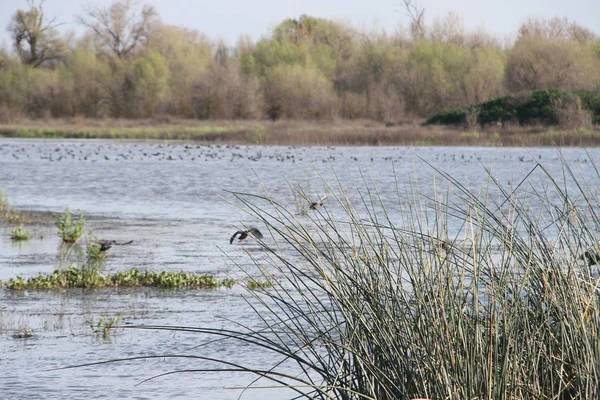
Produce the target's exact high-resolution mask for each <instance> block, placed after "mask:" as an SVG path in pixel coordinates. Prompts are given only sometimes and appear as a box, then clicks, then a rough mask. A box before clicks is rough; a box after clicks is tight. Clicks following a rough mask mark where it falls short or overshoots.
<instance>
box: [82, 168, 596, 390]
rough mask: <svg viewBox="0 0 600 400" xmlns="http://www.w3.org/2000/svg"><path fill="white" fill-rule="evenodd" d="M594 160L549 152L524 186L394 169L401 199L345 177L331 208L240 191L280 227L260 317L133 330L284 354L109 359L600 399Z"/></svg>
mask: <svg viewBox="0 0 600 400" xmlns="http://www.w3.org/2000/svg"><path fill="white" fill-rule="evenodd" d="M592 166H593V168H594V170H595V171H596V175H595V176H594V181H595V182H586V181H584V180H583V179H582V178H580V177H579V175H578V173H577V172H576V171H574V170H572V169H571V168H570V166H569V165H567V164H566V163H563V170H562V171H561V172H562V176H561V179H560V180H556V179H554V178H553V177H552V176H551V174H549V173H548V171H547V170H546V169H545V168H544V167H543V165H541V164H537V165H535V166H534V168H533V169H532V170H531V171H530V172H529V174H527V176H526V177H524V179H523V181H521V182H520V183H519V184H518V185H517V186H516V187H515V188H510V189H507V188H506V187H504V186H502V184H500V183H499V182H498V181H497V180H496V179H495V178H494V176H493V175H492V174H491V173H490V175H489V180H488V184H487V185H486V186H485V187H483V188H481V189H477V190H475V189H469V188H468V187H466V186H465V185H463V184H462V183H461V182H459V181H457V180H456V179H455V178H453V177H452V176H449V175H448V174H446V173H444V172H443V171H440V170H436V169H435V168H434V167H431V168H432V170H433V171H435V173H436V174H437V176H440V177H441V179H442V182H439V181H438V182H436V185H440V184H442V183H443V184H445V185H447V187H448V189H447V190H446V191H442V190H438V191H437V192H436V193H435V194H434V195H432V196H424V195H422V194H421V191H420V190H419V185H421V184H422V183H421V182H415V183H413V184H411V185H405V186H403V185H402V184H401V183H399V182H396V195H397V200H396V201H391V202H390V201H389V200H388V201H387V202H386V201H384V200H383V197H382V196H381V195H380V192H379V189H378V187H377V186H376V185H375V184H374V183H373V182H372V181H371V180H370V179H369V178H367V177H365V187H364V188H362V189H360V191H359V197H358V200H357V199H356V198H355V199H354V201H351V199H349V198H348V197H346V195H345V193H347V191H346V190H344V188H343V185H341V183H340V182H336V184H335V185H334V186H333V187H330V186H329V185H328V193H331V196H330V197H329V199H328V207H325V208H322V209H319V210H318V211H317V212H315V213H311V214H308V215H306V216H300V217H298V216H297V215H296V214H295V212H294V211H293V210H290V209H289V207H288V206H287V204H281V203H279V202H278V201H277V200H276V199H274V198H272V197H271V196H270V195H269V194H247V193H234V196H235V197H236V198H237V200H239V201H240V202H241V204H243V207H244V209H245V210H246V211H247V212H248V213H249V214H250V215H251V216H252V217H254V218H255V219H256V220H257V221H260V222H262V223H263V224H264V225H265V226H266V231H268V233H269V234H267V235H265V237H266V238H267V237H268V238H270V239H271V243H265V242H263V241H260V242H259V243H260V244H261V245H262V246H263V247H264V250H265V255H266V256H265V258H266V260H265V259H264V258H263V259H261V260H260V263H259V261H258V260H255V262H256V263H257V266H259V267H260V268H259V270H261V271H264V272H263V273H264V278H265V279H268V278H269V277H272V276H276V277H277V279H276V280H274V281H273V287H272V288H270V289H268V290H256V291H252V290H249V291H248V294H249V302H248V304H249V306H250V307H251V308H252V309H253V311H254V312H255V314H256V317H257V318H258V319H259V320H260V321H261V322H262V326H261V327H260V328H250V327H245V326H241V327H240V328H239V329H236V330H227V329H212V328H205V327H185V326H184V327H175V326H135V327H132V326H129V328H134V329H154V330H168V331H184V332H194V333H197V334H198V335H201V336H208V337H217V338H220V339H222V340H226V341H238V342H240V344H242V345H244V346H245V348H246V347H247V346H253V347H254V348H256V349H257V350H260V351H262V352H270V353H272V354H273V355H274V356H277V357H278V358H279V359H280V360H281V361H280V362H277V363H275V364H274V365H272V366H268V367H266V368H255V367H250V366H246V365H240V364H238V363H235V362H232V361H231V360H227V359H224V358H219V357H207V356H204V355H202V354H198V355H191V354H182V355H176V354H175V355H173V354H168V355H160V356H149V357H133V358H125V359H119V360H110V361H108V362H120V361H124V360H130V361H131V360H136V359H141V358H146V359H148V358H155V357H165V356H167V357H181V358H185V359H189V360H190V361H192V360H197V361H198V360H200V361H204V362H210V363H215V362H217V363H220V364H221V365H220V366H217V367H214V366H212V365H214V364H205V365H204V366H201V367H199V368H193V369H191V368H190V369H189V370H178V371H173V372H169V373H166V374H163V375H169V374H172V373H182V372H195V373H202V372H210V371H212V372H214V371H221V372H232V371H238V372H246V373H250V374H254V375H256V379H255V380H254V381H252V382H251V383H250V384H249V386H252V385H253V384H255V383H256V382H258V381H259V380H261V381H264V380H268V381H271V383H270V384H272V385H274V386H283V387H286V388H288V389H289V390H290V391H292V392H293V393H292V394H291V395H290V398H309V399H340V400H347V399H383V400H387V399H415V398H426V399H500V400H502V399H505V400H515V399H592V398H597V397H598V394H599V393H600V392H599V390H600V340H599V339H598V338H599V337H600V336H599V335H600V295H599V290H598V271H597V266H594V265H590V264H591V263H587V262H585V258H584V257H581V254H582V253H583V252H584V251H585V250H586V249H588V248H590V247H597V246H598V240H597V237H596V236H595V232H598V231H599V229H600V219H599V218H598V214H597V211H596V210H598V203H599V202H598V198H597V195H596V193H595V191H594V190H593V184H597V182H598V181H600V173H598V169H597V168H596V166H595V164H593V162H592ZM540 182H541V183H540ZM388 186H389V185H388ZM334 189H337V190H334ZM335 193H339V194H338V195H337V196H336V195H335ZM334 202H335V207H334V206H332V204H334ZM330 209H331V210H333V211H329V210H330ZM273 242H274V243H273ZM265 262H266V263H267V266H265V265H264V264H265ZM290 363H291V364H294V365H295V368H294V370H293V372H290V369H289V365H290ZM88 365H94V364H88ZM163 375H161V376H163ZM261 386H264V383H263V384H262V385H261ZM294 396H296V397H294Z"/></svg>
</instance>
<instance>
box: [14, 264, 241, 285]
mask: <svg viewBox="0 0 600 400" xmlns="http://www.w3.org/2000/svg"><path fill="white" fill-rule="evenodd" d="M221 286H224V287H231V286H232V283H231V281H230V280H224V281H220V280H218V279H216V278H214V277H213V276H212V275H206V274H197V273H192V272H184V271H160V272H156V271H147V270H140V269H136V268H134V269H129V270H126V271H119V272H115V273H113V274H103V273H101V272H100V271H99V269H98V268H89V267H81V268H79V267H76V266H72V267H70V268H68V269H64V270H55V271H54V272H52V273H51V274H39V275H38V276H35V277H32V278H29V279H25V278H23V277H20V276H17V277H16V278H13V279H9V280H8V281H7V282H5V287H6V288H8V289H12V290H25V289H39V290H45V289H70V288H87V289H97V288H110V287H114V288H132V287H159V288H195V289H217V288H219V287H221Z"/></svg>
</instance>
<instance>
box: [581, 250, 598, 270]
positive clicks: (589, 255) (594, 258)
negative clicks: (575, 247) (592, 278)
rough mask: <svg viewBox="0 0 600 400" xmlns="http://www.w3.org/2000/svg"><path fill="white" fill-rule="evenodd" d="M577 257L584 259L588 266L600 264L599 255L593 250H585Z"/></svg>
mask: <svg viewBox="0 0 600 400" xmlns="http://www.w3.org/2000/svg"><path fill="white" fill-rule="evenodd" d="M579 259H580V260H586V261H587V263H588V266H589V267H591V266H592V265H598V264H600V255H599V254H598V252H597V251H595V250H587V251H586V252H585V253H583V254H582V255H580V256H579Z"/></svg>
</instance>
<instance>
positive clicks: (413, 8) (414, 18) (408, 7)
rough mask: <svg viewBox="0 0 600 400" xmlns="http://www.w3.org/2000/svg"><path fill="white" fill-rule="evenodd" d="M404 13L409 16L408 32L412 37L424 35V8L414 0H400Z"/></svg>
mask: <svg viewBox="0 0 600 400" xmlns="http://www.w3.org/2000/svg"><path fill="white" fill-rule="evenodd" d="M402 6H403V8H404V13H405V14H406V15H407V16H408V17H409V18H410V33H411V35H412V37H413V38H414V39H423V38H424V37H425V8H423V7H420V6H419V3H418V2H417V1H416V0H402Z"/></svg>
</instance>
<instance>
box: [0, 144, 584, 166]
mask: <svg viewBox="0 0 600 400" xmlns="http://www.w3.org/2000/svg"><path fill="white" fill-rule="evenodd" d="M321 149H322V150H323V151H322V152H319V151H315V149H309V148H307V147H296V146H272V147H256V146H238V145H219V144H216V145H214V144H213V145H200V144H162V143H133V144H126V145H123V144H120V143H107V142H83V143H82V142H78V141H73V142H64V143H58V144H57V143H22V142H18V141H17V142H4V143H0V161H11V160H12V161H18V160H21V161H22V160H35V159H41V160H45V161H48V162H64V161H89V162H118V161H196V162H198V161H215V160H224V161H227V160H228V161H235V160H239V159H247V160H249V161H254V162H257V161H261V160H266V159H268V160H274V161H279V162H291V163H296V162H301V161H304V162H323V163H327V162H335V161H336V160H339V159H344V158H349V159H350V160H353V161H356V162H358V161H360V162H375V161H378V160H384V161H394V162H397V161H401V160H403V159H404V160H405V159H407V157H408V156H410V154H407V153H406V152H395V151H394V155H391V154H390V152H384V154H377V153H378V152H365V153H364V154H362V155H361V156H360V157H358V156H357V155H355V153H354V152H352V151H348V150H347V148H344V147H331V146H330V147H323V148H321ZM414 152H415V153H417V154H418V153H419V149H414ZM403 153H404V155H403ZM425 153H428V151H427V150H425V151H423V154H425ZM430 153H431V156H432V159H433V161H447V162H448V161H453V162H461V163H470V162H487V161H488V159H487V158H486V157H482V156H481V155H479V154H477V153H474V154H469V153H470V152H467V153H461V152H447V151H439V152H437V151H436V152H430ZM403 156H404V158H403ZM541 158H542V155H541V154H538V155H532V154H529V155H523V154H513V153H510V152H509V153H505V154H502V155H501V156H498V157H496V158H495V159H496V160H497V161H500V162H504V161H511V162H513V161H514V162H523V163H527V162H535V161H537V160H539V159H541ZM554 159H558V158H557V157H554ZM571 161H572V162H576V163H577V162H581V163H587V162H588V160H587V158H585V157H584V158H576V159H573V160H571Z"/></svg>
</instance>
